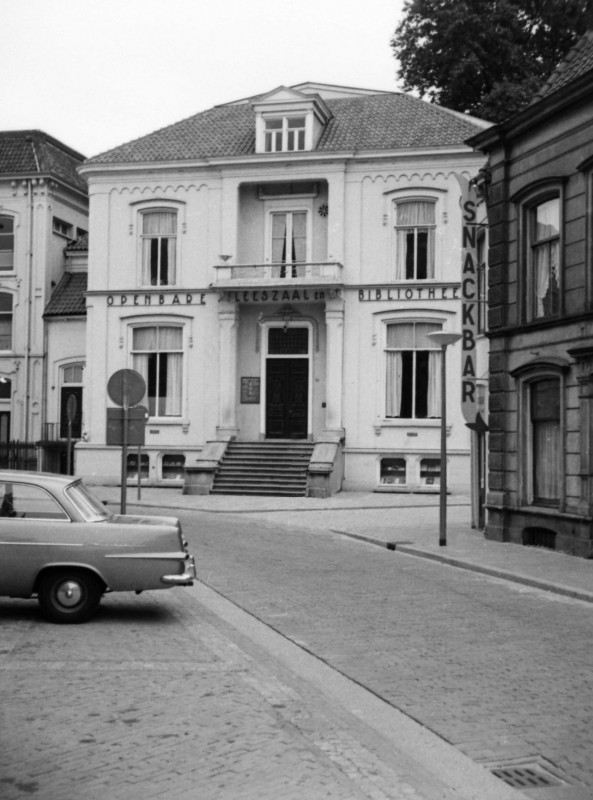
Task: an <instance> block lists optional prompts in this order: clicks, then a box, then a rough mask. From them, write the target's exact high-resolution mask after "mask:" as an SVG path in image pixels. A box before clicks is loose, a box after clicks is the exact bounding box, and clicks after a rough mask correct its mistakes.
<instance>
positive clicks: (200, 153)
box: [87, 93, 482, 164]
mask: <svg viewBox="0 0 593 800" xmlns="http://www.w3.org/2000/svg"><path fill="white" fill-rule="evenodd" d="M327 106H328V108H329V109H330V111H331V113H332V114H333V118H332V119H331V120H330V121H329V123H328V125H327V127H326V129H325V131H324V132H323V134H322V136H321V139H320V140H319V142H318V143H317V146H316V148H315V151H316V152H322V153H332V152H340V151H352V150H365V151H369V150H370V151H372V150H397V149H402V148H415V147H418V148H431V147H435V148H437V147H442V146H446V145H460V144H462V143H463V141H464V140H465V139H467V138H468V137H469V136H471V135H472V134H475V133H477V132H478V131H479V130H482V126H480V125H479V124H477V123H476V122H475V121H472V119H471V118H467V119H466V118H463V116H462V115H460V114H455V113H453V112H451V111H448V110H447V109H444V108H441V107H439V106H436V105H432V104H430V103H426V102H424V101H423V100H419V99H417V98H415V97H412V96H411V95H406V94H400V93H393V94H389V93H383V94H375V95H366V96H360V97H351V98H344V99H333V100H327ZM254 154H255V112H254V110H253V107H252V106H251V104H250V103H237V104H232V103H231V104H228V105H223V106H215V107H214V108H211V109H209V110H208V111H203V112H201V113H199V114H196V115H194V116H193V117H189V118H188V119H185V120H182V121H181V122H177V123H176V124H174V125H170V126H168V127H166V128H162V129H161V130H159V131H155V132H154V133H151V134H148V135H147V136H143V137H142V138H140V139H136V140H134V141H132V142H128V143H127V144H123V145H121V146H120V147H116V148H115V149H113V150H109V151H107V152H106V153H101V154H100V155H98V156H95V157H94V158H91V159H89V161H88V162H87V163H90V164H121V163H130V162H131V163H141V162H153V161H191V160H195V159H201V158H217V157H219V158H220V157H225V156H226V157H229V156H231V157H232V156H235V157H237V156H248V155H254Z"/></svg>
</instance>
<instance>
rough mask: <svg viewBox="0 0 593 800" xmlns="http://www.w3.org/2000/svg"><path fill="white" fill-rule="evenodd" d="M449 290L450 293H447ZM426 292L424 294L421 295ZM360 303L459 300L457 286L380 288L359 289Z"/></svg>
mask: <svg viewBox="0 0 593 800" xmlns="http://www.w3.org/2000/svg"><path fill="white" fill-rule="evenodd" d="M449 290H451V292H449ZM423 292H426V294H423ZM358 299H359V301H360V302H361V303H368V302H378V301H381V300H388V301H393V300H459V286H414V287H405V288H404V287H402V286H397V287H396V286H392V287H389V288H388V287H381V288H380V289H359V290H358Z"/></svg>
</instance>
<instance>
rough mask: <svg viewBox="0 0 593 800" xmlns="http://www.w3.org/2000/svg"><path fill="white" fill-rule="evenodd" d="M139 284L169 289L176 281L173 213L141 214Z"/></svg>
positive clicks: (175, 234)
mask: <svg viewBox="0 0 593 800" xmlns="http://www.w3.org/2000/svg"><path fill="white" fill-rule="evenodd" d="M141 241H142V284H143V285H145V286H171V285H174V284H175V281H176V261H177V258H176V253H177V214H176V212H175V211H166V210H155V211H145V212H144V213H143V214H142V233H141Z"/></svg>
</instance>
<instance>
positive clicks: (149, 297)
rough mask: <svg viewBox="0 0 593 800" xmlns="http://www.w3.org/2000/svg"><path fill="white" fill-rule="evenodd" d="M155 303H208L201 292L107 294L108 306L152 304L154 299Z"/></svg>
mask: <svg viewBox="0 0 593 800" xmlns="http://www.w3.org/2000/svg"><path fill="white" fill-rule="evenodd" d="M153 300H154V301H155V303H156V302H157V300H158V305H159V306H166V305H172V306H177V305H186V306H191V305H199V306H204V305H206V293H205V292H200V294H199V295H197V296H196V295H194V294H189V293H186V294H144V295H141V294H133V295H127V294H119V295H116V294H109V295H107V305H108V306H116V305H117V306H125V305H127V304H128V303H130V304H131V305H134V306H150V305H152V301H153Z"/></svg>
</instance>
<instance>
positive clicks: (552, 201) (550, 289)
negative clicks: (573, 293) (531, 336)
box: [526, 197, 560, 319]
mask: <svg viewBox="0 0 593 800" xmlns="http://www.w3.org/2000/svg"><path fill="white" fill-rule="evenodd" d="M527 237H528V241H527V297H526V302H527V317H528V319H537V318H539V317H555V316H557V314H558V311H559V308H560V303H559V300H560V275H559V258H560V198H559V197H550V198H548V199H547V200H544V201H542V202H541V203H538V204H537V205H534V206H531V207H530V208H529V209H528V210H527Z"/></svg>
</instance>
